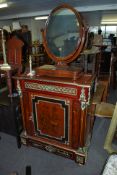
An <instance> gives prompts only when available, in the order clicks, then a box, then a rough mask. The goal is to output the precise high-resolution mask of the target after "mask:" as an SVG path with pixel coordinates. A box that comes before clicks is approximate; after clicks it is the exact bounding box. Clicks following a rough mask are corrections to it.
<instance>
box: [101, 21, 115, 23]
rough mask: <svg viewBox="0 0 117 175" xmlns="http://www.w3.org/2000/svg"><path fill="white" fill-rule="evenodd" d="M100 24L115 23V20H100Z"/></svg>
mask: <svg viewBox="0 0 117 175" xmlns="http://www.w3.org/2000/svg"><path fill="white" fill-rule="evenodd" d="M101 24H117V21H101Z"/></svg>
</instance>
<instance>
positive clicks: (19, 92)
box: [17, 80, 22, 96]
mask: <svg viewBox="0 0 117 175" xmlns="http://www.w3.org/2000/svg"><path fill="white" fill-rule="evenodd" d="M17 91H18V94H19V96H22V90H21V86H20V81H19V80H17Z"/></svg>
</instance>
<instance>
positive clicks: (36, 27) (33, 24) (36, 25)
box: [0, 18, 45, 42]
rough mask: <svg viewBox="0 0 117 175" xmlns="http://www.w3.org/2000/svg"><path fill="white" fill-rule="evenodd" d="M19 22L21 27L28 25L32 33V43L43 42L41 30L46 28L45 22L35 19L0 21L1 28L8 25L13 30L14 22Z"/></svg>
mask: <svg viewBox="0 0 117 175" xmlns="http://www.w3.org/2000/svg"><path fill="white" fill-rule="evenodd" d="M14 21H19V22H20V24H21V25H28V28H29V30H30V31H31V33H32V41H35V40H39V41H40V42H42V35H41V31H40V30H41V29H42V28H44V27H45V20H42V21H39V20H38V21H36V20H34V19H33V18H22V19H14V20H6V21H0V27H1V28H2V27H3V26H5V25H8V26H10V27H11V28H12V22H14Z"/></svg>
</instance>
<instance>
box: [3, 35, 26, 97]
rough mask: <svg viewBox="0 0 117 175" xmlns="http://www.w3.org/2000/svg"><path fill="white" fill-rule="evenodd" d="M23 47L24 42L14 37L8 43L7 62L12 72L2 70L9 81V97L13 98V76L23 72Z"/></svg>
mask: <svg viewBox="0 0 117 175" xmlns="http://www.w3.org/2000/svg"><path fill="white" fill-rule="evenodd" d="M22 47H23V42H22V41H21V40H19V39H18V38H16V37H15V36H13V37H12V38H11V39H9V40H8V41H7V42H6V50H7V62H8V64H9V65H10V66H11V69H10V70H2V72H4V73H5V75H6V79H7V85H8V89H9V96H11V97H12V90H13V86H12V85H13V84H12V76H13V75H15V74H16V73H17V74H20V73H21V72H22Z"/></svg>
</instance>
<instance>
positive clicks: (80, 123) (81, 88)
mask: <svg viewBox="0 0 117 175" xmlns="http://www.w3.org/2000/svg"><path fill="white" fill-rule="evenodd" d="M93 80H94V79H93V77H92V76H91V75H85V74H82V75H80V77H79V80H77V81H75V82H73V80H72V79H65V78H59V79H58V80H56V78H49V77H48V78H47V77H37V76H33V78H30V77H28V76H27V75H22V76H20V78H19V77H18V89H19V91H20V94H21V102H22V111H23V121H24V132H23V133H22V135H21V139H22V142H23V143H25V144H27V145H30V144H31V145H34V146H37V147H39V148H41V149H44V150H46V151H49V152H53V153H56V154H59V155H62V156H65V157H68V158H70V159H74V160H75V161H76V162H78V163H81V164H84V163H85V161H86V155H87V151H86V150H87V141H88V140H87V139H88V137H89V134H90V133H89V131H90V117H89V116H88V115H87V108H88V106H89V104H90V100H91V96H92V94H93Z"/></svg>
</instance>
